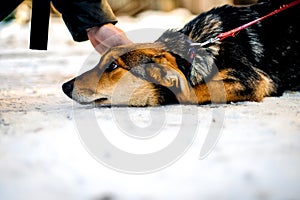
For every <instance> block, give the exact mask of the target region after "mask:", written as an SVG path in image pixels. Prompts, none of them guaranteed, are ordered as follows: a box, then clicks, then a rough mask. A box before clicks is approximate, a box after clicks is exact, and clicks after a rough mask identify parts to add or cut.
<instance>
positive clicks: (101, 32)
mask: <svg viewBox="0 0 300 200" xmlns="http://www.w3.org/2000/svg"><path fill="white" fill-rule="evenodd" d="M87 35H88V38H89V40H90V42H91V43H92V45H93V46H94V48H95V49H96V51H98V52H99V53H100V54H103V53H104V52H105V51H106V50H108V49H109V48H111V47H115V46H119V45H123V44H131V43H132V41H131V40H129V39H128V38H127V36H126V34H125V33H124V31H122V30H121V29H119V28H117V27H116V26H115V25H113V24H105V25H103V26H101V27H98V26H96V27H92V28H89V29H87Z"/></svg>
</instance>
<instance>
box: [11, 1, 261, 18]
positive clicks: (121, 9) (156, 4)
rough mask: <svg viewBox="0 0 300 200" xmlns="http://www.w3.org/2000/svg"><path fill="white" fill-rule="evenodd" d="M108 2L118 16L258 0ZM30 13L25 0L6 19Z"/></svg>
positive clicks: (204, 8)
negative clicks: (147, 11)
mask: <svg viewBox="0 0 300 200" xmlns="http://www.w3.org/2000/svg"><path fill="white" fill-rule="evenodd" d="M108 2H109V4H110V5H111V7H112V9H113V11H114V13H115V14H116V15H117V16H124V15H127V16H137V15H138V14H140V13H141V12H144V11H146V10H158V11H165V12H169V11H172V10H175V9H177V8H186V9H188V10H189V11H190V12H191V13H192V14H199V13H201V12H203V11H207V10H209V9H211V8H213V7H215V6H220V5H223V4H235V5H246V4H252V3H255V2H257V0H213V1H212V0H163V1H162V0H108ZM30 13H31V0H25V1H24V2H23V3H22V4H21V5H20V6H19V7H18V8H17V9H16V10H15V12H14V13H12V14H11V15H10V16H9V17H8V18H7V19H6V21H9V20H11V19H16V20H17V21H18V22H20V23H27V22H29V20H30ZM51 13H52V16H60V14H59V12H57V11H56V10H55V8H54V7H53V6H52V11H51Z"/></svg>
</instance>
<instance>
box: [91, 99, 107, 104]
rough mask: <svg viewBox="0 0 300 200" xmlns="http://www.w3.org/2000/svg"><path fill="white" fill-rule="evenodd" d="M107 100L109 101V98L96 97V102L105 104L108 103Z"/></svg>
mask: <svg viewBox="0 0 300 200" xmlns="http://www.w3.org/2000/svg"><path fill="white" fill-rule="evenodd" d="M106 101H108V98H99V99H96V100H95V101H94V102H95V103H96V104H103V103H106Z"/></svg>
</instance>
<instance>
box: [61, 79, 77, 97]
mask: <svg viewBox="0 0 300 200" xmlns="http://www.w3.org/2000/svg"><path fill="white" fill-rule="evenodd" d="M74 82H75V78H74V79H72V80H70V81H68V82H66V83H64V84H63V85H62V90H63V91H64V93H65V94H66V95H67V96H68V97H70V98H71V99H72V91H73V88H74Z"/></svg>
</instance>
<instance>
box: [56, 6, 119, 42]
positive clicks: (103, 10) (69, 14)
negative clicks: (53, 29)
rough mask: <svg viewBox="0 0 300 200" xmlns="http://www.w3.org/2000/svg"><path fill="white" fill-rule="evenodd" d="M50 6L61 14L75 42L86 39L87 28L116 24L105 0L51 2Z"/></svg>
mask: <svg viewBox="0 0 300 200" xmlns="http://www.w3.org/2000/svg"><path fill="white" fill-rule="evenodd" d="M52 4H53V5H54V7H55V8H56V9H57V10H58V11H59V12H60V13H61V14H62V17H63V20H64V22H65V24H66V26H67V27H68V29H69V31H70V33H71V34H72V37H73V39H74V40H75V41H77V42H81V41H85V40H87V39H88V37H87V34H86V29H87V28H91V27H94V26H102V25H104V24H107V23H112V24H115V23H117V19H116V17H115V15H114V13H113V11H112V10H111V7H110V6H109V4H108V3H107V1H106V0H52Z"/></svg>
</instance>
